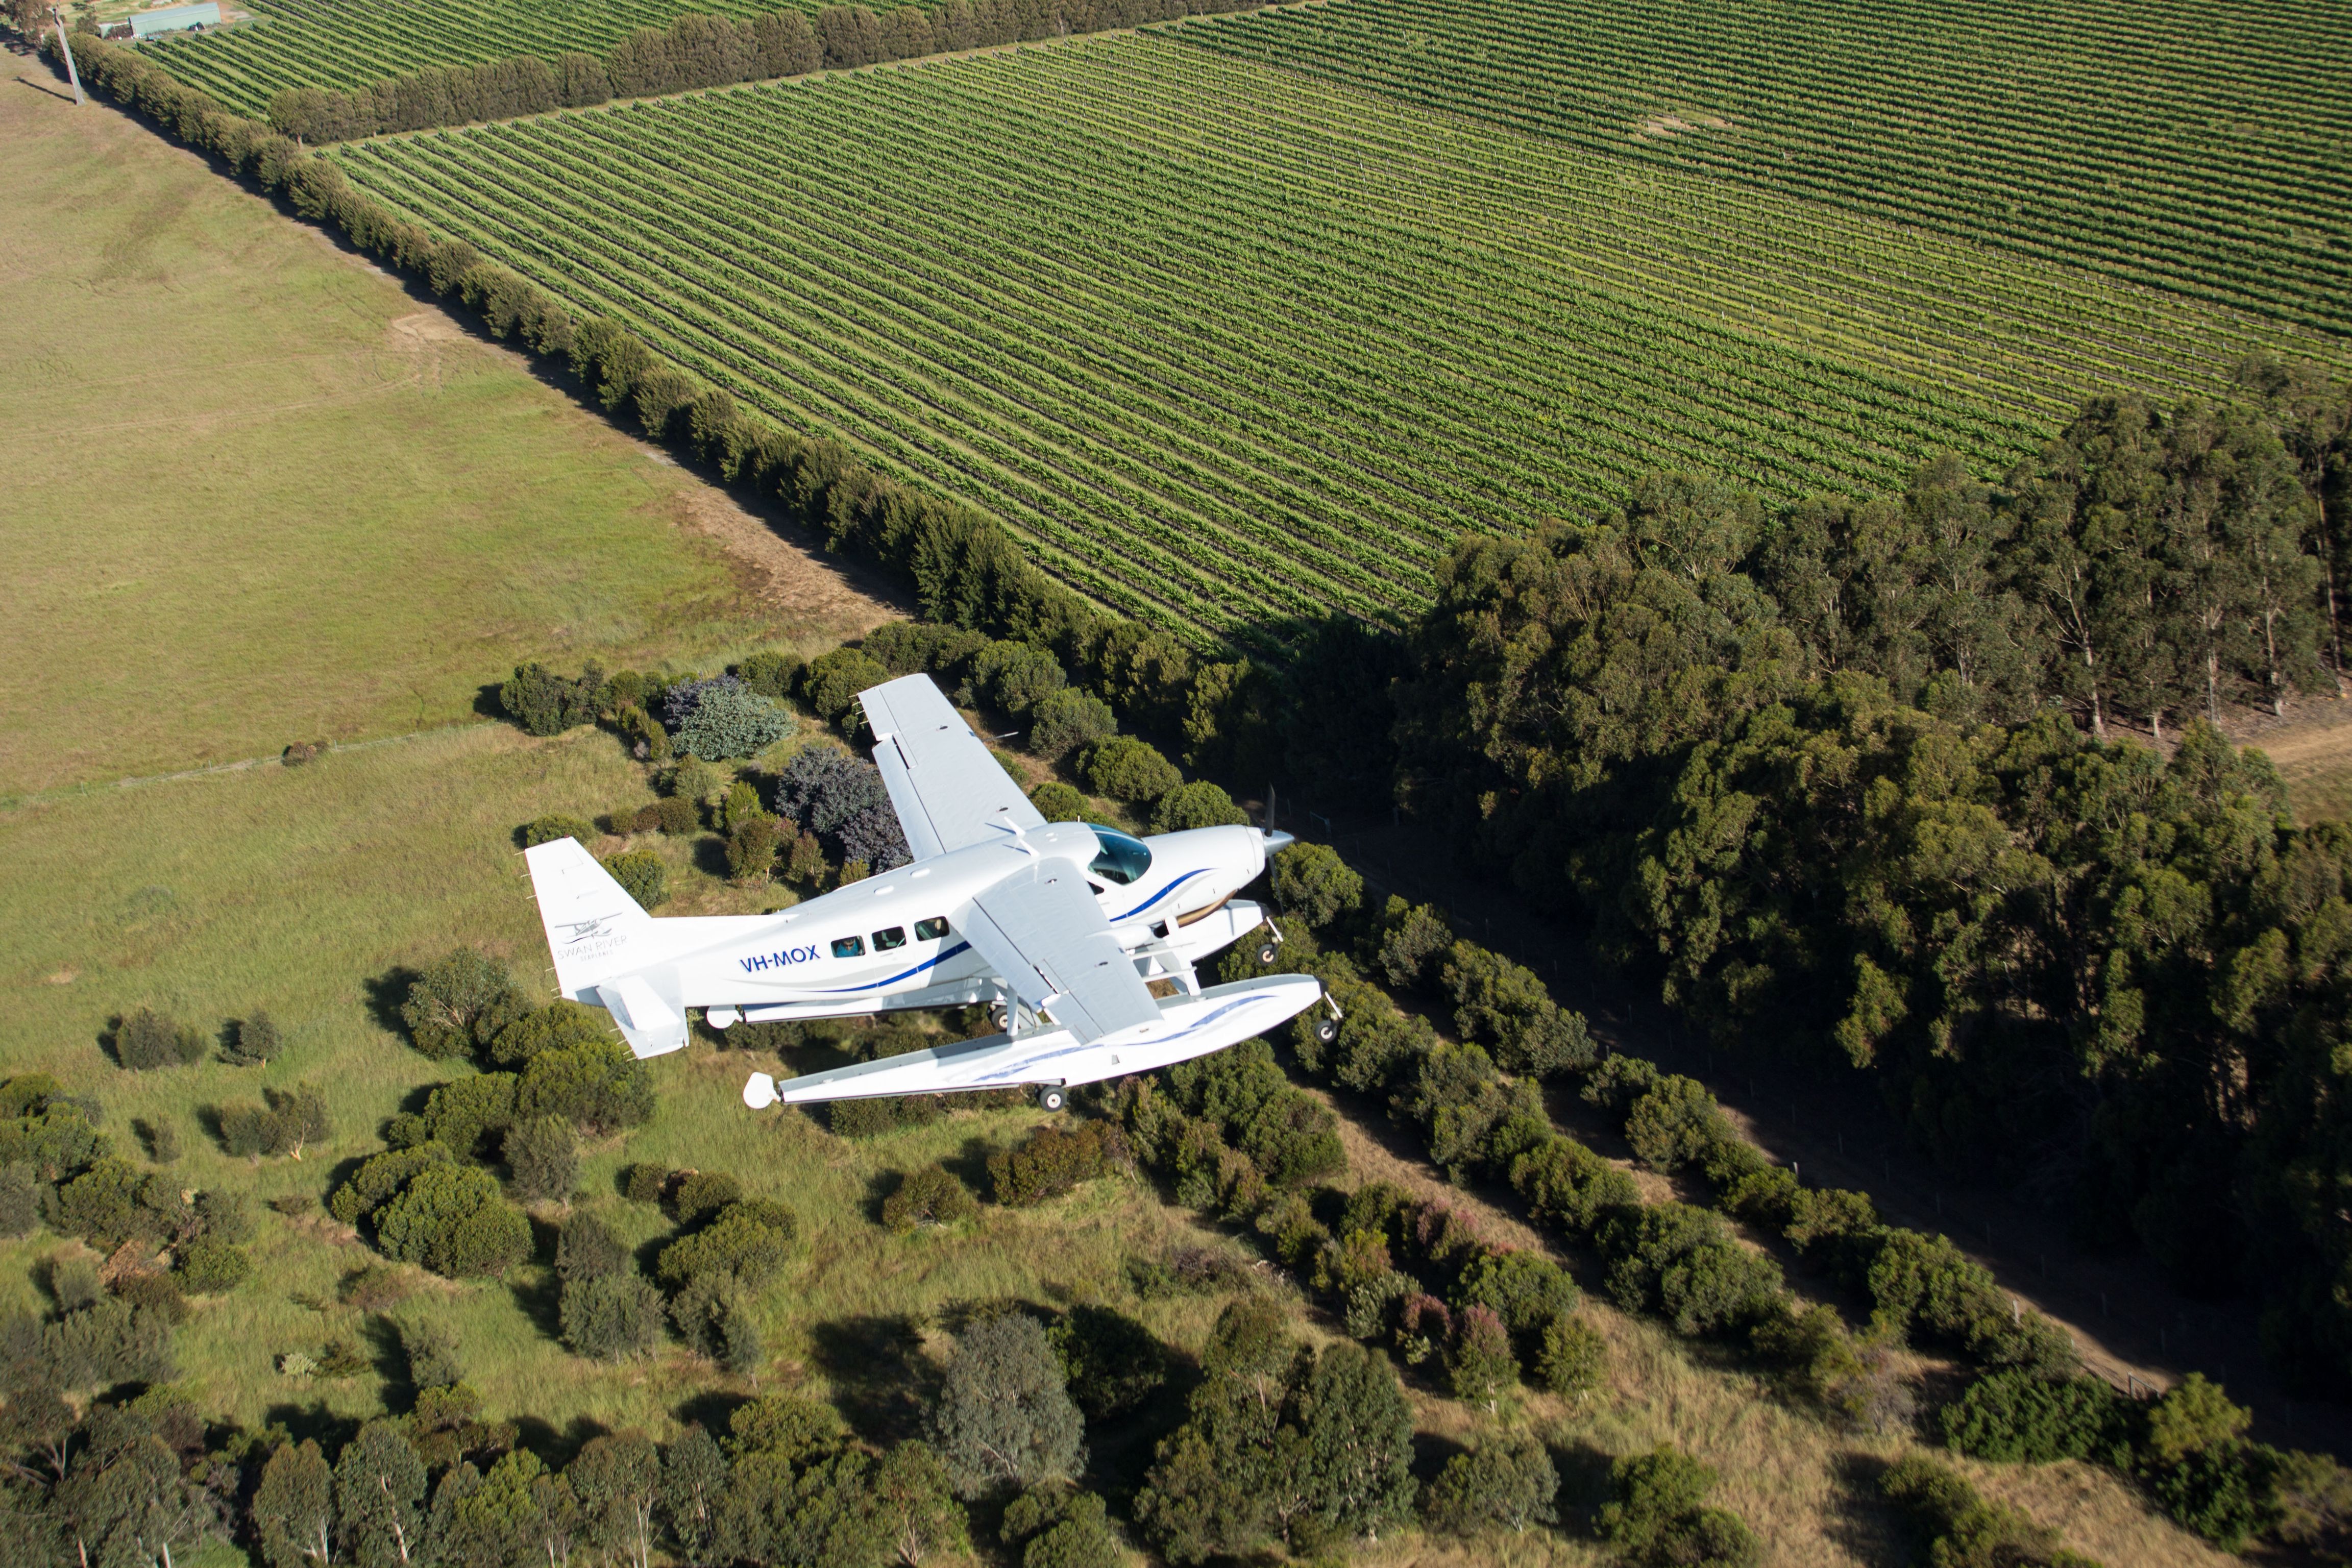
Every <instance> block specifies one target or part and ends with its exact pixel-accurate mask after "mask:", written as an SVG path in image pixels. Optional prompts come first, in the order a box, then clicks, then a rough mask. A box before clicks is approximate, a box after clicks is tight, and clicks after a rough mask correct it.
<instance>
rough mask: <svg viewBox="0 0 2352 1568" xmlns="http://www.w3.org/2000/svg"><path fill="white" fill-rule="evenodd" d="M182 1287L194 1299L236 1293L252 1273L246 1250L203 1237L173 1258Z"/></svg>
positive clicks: (173, 1264) (251, 1264)
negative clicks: (227, 1292) (223, 1293)
mask: <svg viewBox="0 0 2352 1568" xmlns="http://www.w3.org/2000/svg"><path fill="white" fill-rule="evenodd" d="M172 1268H173V1272H174V1273H176V1274H177V1275H178V1276H179V1279H180V1286H181V1288H182V1289H184V1290H186V1291H188V1292H189V1293H190V1294H192V1295H197V1296H216V1295H218V1294H220V1293H221V1292H222V1291H224V1290H233V1289H236V1287H237V1286H238V1285H240V1284H242V1283H244V1281H245V1279H246V1277H247V1275H249V1274H251V1273H252V1272H253V1259H252V1258H248V1257H247V1256H246V1253H245V1249H244V1248H243V1247H236V1246H235V1245H233V1244H231V1243H229V1242H226V1241H224V1240H221V1239H220V1238H218V1237H209V1236H200V1237H196V1239H195V1240H194V1241H191V1242H189V1243H188V1244H187V1245H186V1246H184V1247H179V1248H177V1249H176V1250H174V1251H173V1255H172Z"/></svg>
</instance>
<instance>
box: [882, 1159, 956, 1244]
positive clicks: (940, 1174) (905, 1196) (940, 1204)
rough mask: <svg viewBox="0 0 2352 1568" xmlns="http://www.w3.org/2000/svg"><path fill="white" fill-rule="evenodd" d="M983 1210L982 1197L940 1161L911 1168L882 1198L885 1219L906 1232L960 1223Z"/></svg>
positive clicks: (890, 1225) (900, 1230)
mask: <svg viewBox="0 0 2352 1568" xmlns="http://www.w3.org/2000/svg"><path fill="white" fill-rule="evenodd" d="M979 1212H980V1200H979V1199H978V1198H975V1197H973V1196H972V1195H971V1188H970V1187H967V1186H965V1185H964V1184H963V1183H962V1182H961V1180H959V1179H958V1178H957V1176H956V1174H955V1173H953V1172H951V1171H950V1170H948V1169H947V1168H946V1167H944V1166H941V1165H926V1166H924V1167H923V1168H922V1169H921V1170H919V1171H909V1172H908V1173H907V1174H906V1175H905V1177H903V1178H902V1179H901V1180H900V1181H899V1183H898V1190H896V1191H895V1192H893V1193H892V1194H890V1195H889V1196H888V1197H887V1198H885V1199H883V1200H882V1223H883V1225H884V1226H887V1227H888V1228H889V1229H891V1230H894V1231H896V1232H898V1234H900V1235H901V1236H903V1235H905V1234H906V1233H907V1232H908V1231H911V1230H913V1229H915V1228H916V1227H917V1226H926V1225H958V1224H961V1222H963V1221H965V1220H968V1219H970V1218H971V1217H972V1215H976V1214H978V1213H979Z"/></svg>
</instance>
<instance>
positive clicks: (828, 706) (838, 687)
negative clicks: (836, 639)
mask: <svg viewBox="0 0 2352 1568" xmlns="http://www.w3.org/2000/svg"><path fill="white" fill-rule="evenodd" d="M888 679H890V672H889V671H888V670H887V669H886V668H883V667H882V665H881V663H880V662H879V661H877V660H876V659H874V658H868V657H867V656H866V654H864V653H862V652H860V651H859V650H857V649H856V648H854V647H837V648H835V649H833V650H832V651H830V652H828V653H821V654H819V655H817V656H816V658H813V659H811V660H809V665H808V671H807V673H806V674H805V675H803V677H802V678H801V700H803V701H804V702H806V703H807V704H808V705H809V707H810V709H811V710H814V712H815V714H816V716H817V717H818V718H820V719H822V720H824V721H825V722H826V723H828V724H831V725H833V726H835V728H836V729H839V730H840V731H842V732H843V733H845V734H849V733H854V732H855V731H856V730H857V729H859V728H861V727H862V726H863V725H864V723H865V716H864V714H863V713H862V712H861V711H860V710H859V709H858V706H857V694H858V693H859V692H861V691H864V690H866V689H868V688H870V687H876V686H879V685H881V684H882V683H883V682H885V681H887V680H888ZM811 749H812V750H814V749H816V748H811Z"/></svg>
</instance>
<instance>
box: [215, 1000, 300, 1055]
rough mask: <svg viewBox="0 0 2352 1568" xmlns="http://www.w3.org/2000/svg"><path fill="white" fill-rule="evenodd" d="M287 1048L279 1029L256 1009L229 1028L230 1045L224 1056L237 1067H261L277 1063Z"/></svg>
mask: <svg viewBox="0 0 2352 1568" xmlns="http://www.w3.org/2000/svg"><path fill="white" fill-rule="evenodd" d="M284 1048H285V1043H284V1042H283V1041H282V1040H281V1039H280V1038H279V1037H278V1026H277V1025H276V1024H274V1023H272V1022H270V1018H269V1015H268V1014H267V1013H265V1012H263V1011H262V1010H261V1009H260V1008H258V1007H256V1008H255V1009H254V1010H253V1011H252V1012H250V1013H248V1014H247V1015H246V1016H244V1017H242V1018H238V1019H236V1020H235V1021H233V1022H232V1023H231V1024H230V1025H229V1043H228V1046H227V1048H226V1050H225V1051H224V1052H223V1054H224V1055H225V1056H226V1058H228V1060H229V1061H231V1062H233V1063H235V1064H236V1066H238V1067H261V1066H264V1065H266V1064H267V1063H269V1062H273V1061H276V1060H277V1059H278V1052H279V1051H281V1050H283V1049H284Z"/></svg>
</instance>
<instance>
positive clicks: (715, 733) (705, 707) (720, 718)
mask: <svg viewBox="0 0 2352 1568" xmlns="http://www.w3.org/2000/svg"><path fill="white" fill-rule="evenodd" d="M795 727H796V726H795V724H794V722H793V716H792V714H791V713H790V712H788V711H787V710H785V709H784V707H783V705H782V703H780V702H778V701H776V700H775V699H773V698H772V697H762V696H761V695H760V694H759V693H758V692H756V691H753V690H752V689H751V688H750V687H748V686H746V685H745V684H744V683H743V682H741V681H740V680H737V679H734V678H733V677H731V676H723V677H721V678H719V679H718V680H715V681H709V682H706V683H703V690H702V693H701V697H700V700H698V701H697V702H696V703H695V705H694V709H693V711H692V712H691V713H690V714H689V715H688V717H686V718H685V719H683V720H678V721H673V722H671V723H670V725H669V726H668V728H669V731H670V744H671V746H672V747H673V748H675V749H676V750H677V751H681V752H690V753H692V754H693V755H695V756H698V757H700V758H702V759H703V760H704V761H706V762H718V761H720V760H722V759H725V758H731V757H751V756H757V755H758V754H759V753H760V752H763V751H765V750H766V749H767V748H768V747H770V746H772V745H773V744H775V743H776V742H778V741H781V740H782V739H783V738H784V737H785V736H787V735H789V734H791V733H792V732H793V729H794V728H795Z"/></svg>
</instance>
